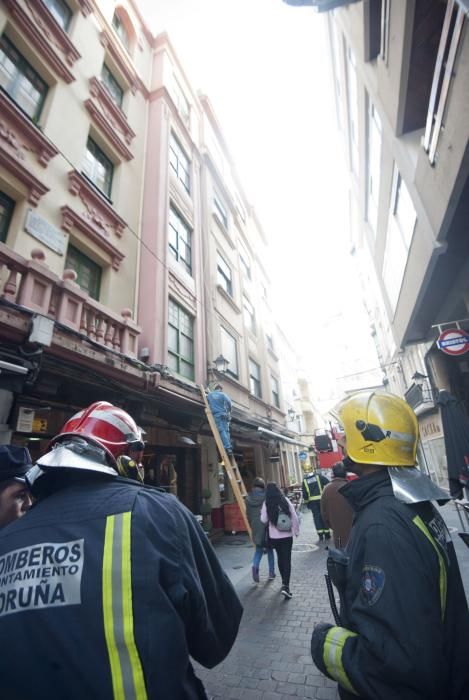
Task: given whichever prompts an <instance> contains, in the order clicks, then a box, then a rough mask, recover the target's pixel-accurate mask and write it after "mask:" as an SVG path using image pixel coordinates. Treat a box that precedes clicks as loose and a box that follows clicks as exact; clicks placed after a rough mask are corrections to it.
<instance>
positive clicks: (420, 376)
mask: <svg viewBox="0 0 469 700" xmlns="http://www.w3.org/2000/svg"><path fill="white" fill-rule="evenodd" d="M411 379H413V380H414V381H415V382H419V381H421V380H422V379H428V375H426V374H422V373H421V372H419V371H418V370H417V371H416V372H414V373H413V375H412V376H411Z"/></svg>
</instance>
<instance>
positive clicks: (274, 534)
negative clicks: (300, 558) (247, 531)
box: [261, 498, 300, 540]
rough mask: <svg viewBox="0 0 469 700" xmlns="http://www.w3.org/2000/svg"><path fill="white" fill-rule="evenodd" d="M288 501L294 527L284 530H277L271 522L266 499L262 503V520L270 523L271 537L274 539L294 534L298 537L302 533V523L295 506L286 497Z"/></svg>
mask: <svg viewBox="0 0 469 700" xmlns="http://www.w3.org/2000/svg"><path fill="white" fill-rule="evenodd" d="M285 500H286V502H287V503H288V507H289V508H290V517H291V524H292V529H291V530H288V531H286V532H284V531H283V530H277V528H276V527H275V525H272V523H271V522H269V517H268V515H267V508H266V507H265V501H264V503H263V504H262V508H261V522H263V523H269V537H270V538H271V539H272V540H280V539H282V538H283V537H292V535H295V537H298V535H299V534H300V523H299V520H298V516H297V514H296V512H295V509H294V508H293V506H292V504H291V503H290V501H289V500H288V498H285Z"/></svg>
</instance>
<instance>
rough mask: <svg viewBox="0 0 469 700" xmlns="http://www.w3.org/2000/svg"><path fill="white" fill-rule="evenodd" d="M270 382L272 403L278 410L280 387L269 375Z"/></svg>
mask: <svg viewBox="0 0 469 700" xmlns="http://www.w3.org/2000/svg"><path fill="white" fill-rule="evenodd" d="M270 380H271V382H272V403H273V405H274V406H276V407H277V408H280V387H279V383H278V379H276V378H275V377H274V376H273V375H271V376H270Z"/></svg>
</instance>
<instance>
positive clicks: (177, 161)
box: [169, 134, 190, 192]
mask: <svg viewBox="0 0 469 700" xmlns="http://www.w3.org/2000/svg"><path fill="white" fill-rule="evenodd" d="M169 164H170V166H171V168H172V169H173V171H174V174H175V175H176V177H177V179H178V180H179V181H180V182H182V184H183V185H184V187H185V189H186V191H187V192H190V160H189V158H188V157H187V156H186V154H185V153H184V151H183V150H182V148H181V146H180V145H179V141H177V139H176V138H175V137H174V135H173V134H171V139H170V142H169Z"/></svg>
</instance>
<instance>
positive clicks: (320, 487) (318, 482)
mask: <svg viewBox="0 0 469 700" xmlns="http://www.w3.org/2000/svg"><path fill="white" fill-rule="evenodd" d="M316 483H317V485H318V489H319V498H321V496H322V491H323V489H322V484H321V479H320V478H319V475H318V474H316Z"/></svg>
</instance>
